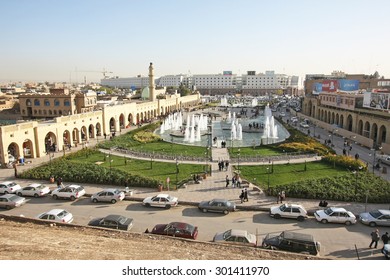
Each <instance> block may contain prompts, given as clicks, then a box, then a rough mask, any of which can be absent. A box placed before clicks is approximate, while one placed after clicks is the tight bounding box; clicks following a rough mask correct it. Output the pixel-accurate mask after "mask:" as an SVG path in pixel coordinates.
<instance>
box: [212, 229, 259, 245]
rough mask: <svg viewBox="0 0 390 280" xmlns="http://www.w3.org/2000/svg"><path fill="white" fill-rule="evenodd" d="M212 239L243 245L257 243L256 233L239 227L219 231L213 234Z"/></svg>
mask: <svg viewBox="0 0 390 280" xmlns="http://www.w3.org/2000/svg"><path fill="white" fill-rule="evenodd" d="M213 241H214V242H221V243H226V244H236V245H245V246H256V245H257V238H256V235H254V234H252V233H249V232H248V231H246V230H241V229H229V230H227V231H224V232H219V233H217V234H216V235H215V236H214V238H213Z"/></svg>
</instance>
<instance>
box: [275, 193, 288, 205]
mask: <svg viewBox="0 0 390 280" xmlns="http://www.w3.org/2000/svg"><path fill="white" fill-rule="evenodd" d="M283 200H286V193H285V191H281V192H279V193H278V197H277V200H276V203H279V202H280V203H283Z"/></svg>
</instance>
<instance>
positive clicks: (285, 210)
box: [269, 203, 307, 221]
mask: <svg viewBox="0 0 390 280" xmlns="http://www.w3.org/2000/svg"><path fill="white" fill-rule="evenodd" d="M269 214H270V216H271V217H274V218H275V219H279V218H281V217H283V218H292V219H297V220H298V221H304V220H305V218H307V211H306V209H305V208H304V207H303V206H302V205H299V204H287V203H285V204H282V205H280V206H274V207H271V208H270V212H269Z"/></svg>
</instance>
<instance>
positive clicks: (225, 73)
mask: <svg viewBox="0 0 390 280" xmlns="http://www.w3.org/2000/svg"><path fill="white" fill-rule="evenodd" d="M223 75H224V76H231V75H233V71H223Z"/></svg>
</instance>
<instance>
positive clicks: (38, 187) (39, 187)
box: [36, 185, 46, 190]
mask: <svg viewBox="0 0 390 280" xmlns="http://www.w3.org/2000/svg"><path fill="white" fill-rule="evenodd" d="M36 188H37V189H38V190H41V189H43V188H46V186H45V185H39V186H36Z"/></svg>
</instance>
